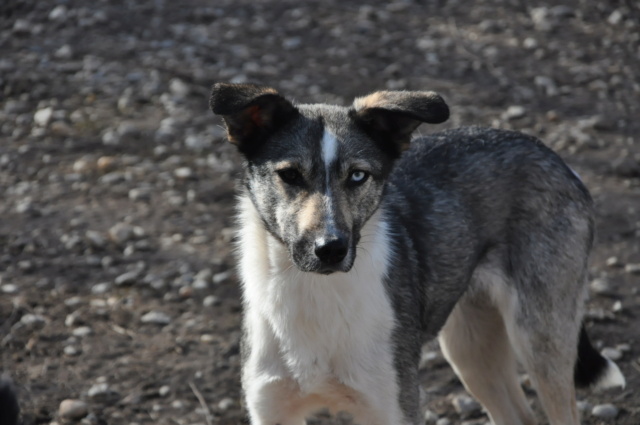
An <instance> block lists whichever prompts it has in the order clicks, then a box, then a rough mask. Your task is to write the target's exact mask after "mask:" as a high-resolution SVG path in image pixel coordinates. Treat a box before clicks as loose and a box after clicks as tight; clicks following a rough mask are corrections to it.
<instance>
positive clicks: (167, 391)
mask: <svg viewBox="0 0 640 425" xmlns="http://www.w3.org/2000/svg"><path fill="white" fill-rule="evenodd" d="M170 393H171V387H170V386H168V385H163V386H161V387H160V389H159V390H158V395H159V396H160V397H166V396H168V395H169V394H170Z"/></svg>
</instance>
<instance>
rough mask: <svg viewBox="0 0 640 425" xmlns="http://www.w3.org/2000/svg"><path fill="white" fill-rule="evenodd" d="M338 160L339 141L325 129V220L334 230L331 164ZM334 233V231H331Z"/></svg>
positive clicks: (323, 141) (323, 153) (323, 147)
mask: <svg viewBox="0 0 640 425" xmlns="http://www.w3.org/2000/svg"><path fill="white" fill-rule="evenodd" d="M337 158H338V139H337V138H336V136H335V134H333V133H331V132H330V131H328V130H327V129H326V128H325V129H324V134H323V135H322V162H324V173H325V181H326V192H325V197H324V201H325V208H326V209H327V216H326V218H325V220H326V221H325V224H326V226H327V228H328V229H333V227H334V225H335V219H334V216H333V202H334V199H333V194H332V193H331V164H333V163H334V162H335V161H336V159H337ZM331 231H332V230H331Z"/></svg>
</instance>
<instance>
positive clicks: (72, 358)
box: [0, 0, 640, 425]
mask: <svg viewBox="0 0 640 425" xmlns="http://www.w3.org/2000/svg"><path fill="white" fill-rule="evenodd" d="M363 3H364V2H356V1H352V0H341V1H335V0H326V1H320V0H315V1H300V0H297V1H293V0H281V1H275V0H254V1H249V0H236V1H231V0H215V1H205V0H185V1H181V2H170V1H164V0H155V1H124V0H110V1H107V0H98V1H94V2H83V1H80V0H66V1H65V0H60V1H54V0H42V1H35V0H3V1H2V3H1V4H0V140H1V143H0V188H1V191H2V193H3V196H2V197H1V198H0V214H1V217H2V220H0V358H1V360H2V363H1V369H2V370H3V371H4V373H6V374H8V375H10V376H11V377H12V378H13V379H14V380H15V381H16V383H17V385H18V389H19V395H20V398H21V401H22V407H23V421H24V424H29V425H30V424H53V423H68V422H73V421H80V422H81V423H83V424H128V425H134V424H159V425H165V424H166V425H169V424H185V425H186V424H191V425H196V424H238V423H246V422H245V421H246V420H245V419H244V418H245V416H244V411H243V408H242V404H241V399H240V389H239V356H238V351H239V350H238V341H239V323H240V318H239V316H240V302H239V294H238V288H237V277H236V276H235V273H234V271H233V258H232V255H231V248H230V241H231V239H232V237H233V234H232V225H233V218H232V215H233V200H234V185H235V178H236V177H237V173H238V170H239V164H240V158H239V155H237V154H236V152H235V150H234V149H233V147H232V146H231V145H229V144H228V143H226V142H225V141H224V140H223V132H222V129H221V127H220V122H219V121H216V120H215V119H214V117H213V116H212V115H211V113H210V112H209V111H208V108H207V98H208V92H209V88H210V86H211V85H212V84H213V83H214V82H216V81H232V82H244V81H252V82H258V83H265V84H269V85H272V86H274V87H277V88H278V89H279V90H280V91H281V92H283V93H284V94H286V95H288V96H290V97H292V98H295V99H296V100H298V101H301V102H319V101H324V102H336V103H341V104H348V103H350V102H351V101H352V99H353V97H354V96H356V95H362V94H366V93H368V92H370V91H374V90H377V89H381V88H389V89H429V90H435V91H438V92H439V93H440V94H442V96H443V97H444V98H445V99H446V100H447V102H448V103H449V105H450V106H451V109H452V117H451V119H450V121H449V122H448V123H447V124H445V125H441V126H438V127H429V128H426V127H425V128H422V129H421V131H422V132H423V133H424V132H430V131H434V130H435V129H439V128H446V127H452V126H459V125H470V124H480V125H492V126H495V127H501V128H511V129H518V130H521V131H524V132H527V133H531V134H535V135H537V136H539V137H541V138H542V139H543V140H545V142H546V143H548V144H549V145H550V146H551V147H553V148H554V149H555V150H556V151H558V152H559V153H560V154H561V155H562V156H563V157H564V158H565V159H566V160H567V161H568V162H569V163H570V164H571V165H572V166H573V167H574V168H575V169H576V170H577V171H578V172H579V174H580V175H581V176H582V177H583V179H584V180H585V182H586V183H587V185H588V186H589V187H590V189H591V190H592V192H593V195H594V198H595V200H596V204H597V209H598V243H597V246H596V248H595V252H594V255H593V258H592V262H591V264H592V268H591V276H590V278H591V279H592V282H591V287H592V297H591V299H590V301H589V305H588V313H587V326H588V328H589V330H590V333H591V335H592V338H593V340H594V341H595V342H596V343H597V344H598V346H599V347H600V348H601V349H603V350H607V352H608V353H609V354H610V355H611V356H617V357H619V360H618V364H619V365H620V366H621V368H622V370H623V372H624V373H625V374H626V376H627V379H628V386H627V388H626V389H625V390H618V391H610V392H606V393H599V394H595V393H589V392H580V393H579V400H580V408H581V411H582V415H583V423H585V424H589V425H596V424H602V423H605V424H613V423H615V424H626V425H632V424H633V425H637V424H638V423H640V391H638V390H639V389H640V375H639V371H640V346H639V345H638V341H639V340H640V339H639V337H640V326H638V322H637V318H638V315H640V293H639V289H638V284H639V283H640V214H639V213H638V211H640V141H639V140H638V134H640V119H639V118H640V103H639V102H638V99H639V96H640V72H639V70H640V6H639V4H638V3H637V2H636V1H635V0H611V1H607V2H594V1H590V0H566V1H564V2H562V3H560V4H556V3H552V2H540V1H537V0H533V1H530V2H524V1H522V0H478V1H475V2H464V1H462V0H422V1H419V0H416V1H393V2H387V1H370V2H367V4H366V5H364V4H363ZM423 360H424V361H423V366H424V367H423V389H424V391H425V405H426V407H427V408H428V412H427V413H426V415H425V421H426V422H427V423H436V422H437V423H438V424H440V425H444V424H447V423H464V424H466V425H472V424H485V423H487V421H488V419H487V417H486V416H485V415H484V414H483V412H482V411H481V410H480V409H479V407H478V406H477V405H476V404H474V403H473V401H472V400H470V399H469V398H468V396H467V395H465V393H464V390H463V388H462V386H461V384H460V383H459V381H458V380H457V379H456V378H455V376H454V375H453V373H452V371H451V369H450V368H449V367H448V366H447V365H446V363H445V362H444V361H443V359H442V356H441V355H440V353H439V351H438V348H437V346H436V345H434V344H429V345H427V346H426V347H425V354H424V359H423ZM523 385H524V386H525V388H527V391H528V394H529V395H530V396H531V399H532V401H533V400H535V397H534V393H533V391H532V390H531V389H530V388H529V387H528V383H527V379H526V376H523ZM64 400H69V401H64ZM63 401H64V402H63ZM533 403H534V407H535V408H536V410H537V411H538V412H539V406H538V404H537V402H536V401H533ZM606 404H612V405H613V407H612V406H606ZM601 405H604V406H601ZM332 421H333V422H332ZM329 423H341V424H346V423H348V421H347V419H345V418H337V419H333V420H330V419H329V417H328V415H322V414H321V415H320V416H319V417H318V418H317V419H315V420H313V421H310V424H313V425H325V424H329Z"/></svg>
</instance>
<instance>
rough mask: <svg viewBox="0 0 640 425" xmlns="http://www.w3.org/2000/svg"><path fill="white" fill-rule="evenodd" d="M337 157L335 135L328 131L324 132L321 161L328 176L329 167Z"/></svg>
mask: <svg viewBox="0 0 640 425" xmlns="http://www.w3.org/2000/svg"><path fill="white" fill-rule="evenodd" d="M337 157H338V139H337V138H336V136H335V134H333V133H331V132H330V131H329V130H326V129H325V131H324V134H323V135H322V161H323V162H324V167H325V170H326V171H327V175H328V174H329V167H330V166H331V164H332V163H333V162H334V161H335V160H336V158H337Z"/></svg>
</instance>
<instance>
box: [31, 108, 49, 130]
mask: <svg viewBox="0 0 640 425" xmlns="http://www.w3.org/2000/svg"><path fill="white" fill-rule="evenodd" d="M51 117H53V108H51V107H48V108H42V109H39V110H38V111H36V113H35V114H33V122H34V123H35V124H37V125H39V126H40V127H46V126H47V125H49V122H50V121H51Z"/></svg>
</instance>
